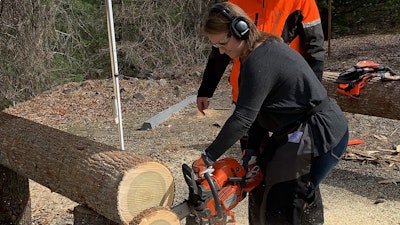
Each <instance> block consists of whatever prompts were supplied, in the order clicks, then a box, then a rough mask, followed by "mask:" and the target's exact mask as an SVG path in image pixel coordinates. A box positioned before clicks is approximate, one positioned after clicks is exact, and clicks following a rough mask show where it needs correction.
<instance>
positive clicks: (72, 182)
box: [0, 112, 174, 224]
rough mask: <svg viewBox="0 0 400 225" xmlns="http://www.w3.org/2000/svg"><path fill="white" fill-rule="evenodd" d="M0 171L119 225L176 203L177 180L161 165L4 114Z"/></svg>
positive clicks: (0, 123) (0, 128)
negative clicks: (12, 173)
mask: <svg viewBox="0 0 400 225" xmlns="http://www.w3.org/2000/svg"><path fill="white" fill-rule="evenodd" d="M0 165H3V166H6V167H8V168H10V169H12V170H13V171H15V172H17V173H18V174H21V175H23V176H25V177H27V178H29V179H32V180H34V181H36V182H37V183H39V184H41V185H43V186H46V187H48V188H49V189H50V190H52V191H54V192H57V193H59V194H61V195H63V196H65V197H68V198H70V199H71V200H73V201H75V202H78V203H81V204H82V205H86V206H88V207H89V208H91V209H93V210H94V211H96V212H97V213H99V214H101V215H103V216H105V217H106V218H108V219H110V220H112V221H114V222H116V223H120V224H128V223H129V222H130V221H131V220H132V219H133V218H134V217H135V216H136V215H138V214H139V213H141V212H142V211H143V210H146V209H148V208H151V207H154V206H170V205H171V204H172V202H173V195H174V183H173V176H172V173H171V171H170V170H169V169H168V168H167V167H166V166H165V165H163V164H162V163H160V162H156V161H154V160H151V159H147V158H142V157H138V156H137V154H135V152H133V151H128V150H127V151H121V150H119V149H117V148H114V147H111V146H108V145H105V144H101V143H97V142H94V141H91V140H89V139H87V138H83V137H79V136H75V135H72V134H69V133H66V132H63V131H60V130H57V129H54V128H51V127H48V126H45V125H41V124H38V123H34V122H32V121H29V120H26V119H23V118H20V117H16V116H12V115H10V114H7V113H4V112H1V114H0Z"/></svg>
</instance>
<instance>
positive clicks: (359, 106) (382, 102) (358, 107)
mask: <svg viewBox="0 0 400 225" xmlns="http://www.w3.org/2000/svg"><path fill="white" fill-rule="evenodd" d="M338 76H339V73H333V72H324V76H323V80H322V84H323V85H324V86H325V88H326V90H327V92H328V95H329V96H330V97H332V98H334V99H336V101H337V102H338V104H339V105H340V107H341V108H342V110H343V111H345V112H349V113H357V114H363V115H369V116H377V117H383V118H388V119H395V120H399V119H400V104H399V102H398V100H399V99H397V97H398V96H400V81H385V82H382V81H381V80H380V79H378V78H375V79H374V80H372V81H370V82H368V83H367V84H366V85H365V87H364V88H363V89H361V95H360V97H358V98H354V97H349V96H346V95H343V94H340V93H339V92H337V91H336V88H337V83H334V81H335V80H336V78H337V77H338Z"/></svg>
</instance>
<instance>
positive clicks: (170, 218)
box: [130, 207, 180, 225]
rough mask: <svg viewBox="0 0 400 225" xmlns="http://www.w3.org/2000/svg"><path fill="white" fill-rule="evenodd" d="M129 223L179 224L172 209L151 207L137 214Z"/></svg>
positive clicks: (149, 224)
mask: <svg viewBox="0 0 400 225" xmlns="http://www.w3.org/2000/svg"><path fill="white" fill-rule="evenodd" d="M130 225H180V221H179V218H178V216H177V215H176V214H175V213H174V212H173V211H172V210H170V209H168V208H165V207H152V208H149V209H147V210H144V211H143V212H142V213H140V214H139V215H137V216H136V217H135V218H134V219H133V220H132V221H131V223H130Z"/></svg>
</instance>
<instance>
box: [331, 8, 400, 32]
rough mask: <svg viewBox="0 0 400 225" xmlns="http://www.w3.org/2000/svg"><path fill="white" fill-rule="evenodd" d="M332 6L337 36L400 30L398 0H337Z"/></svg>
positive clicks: (333, 27) (334, 29)
mask: <svg viewBox="0 0 400 225" xmlns="http://www.w3.org/2000/svg"><path fill="white" fill-rule="evenodd" d="M332 8H333V10H332V24H333V26H332V31H333V32H334V33H335V34H336V36H341V35H356V34H377V33H399V32H400V25H399V23H398V21H399V20H400V13H399V12H400V4H399V3H398V1H397V0H364V1H357V0H335V1H333V7H332Z"/></svg>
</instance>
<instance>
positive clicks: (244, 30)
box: [210, 4, 250, 40]
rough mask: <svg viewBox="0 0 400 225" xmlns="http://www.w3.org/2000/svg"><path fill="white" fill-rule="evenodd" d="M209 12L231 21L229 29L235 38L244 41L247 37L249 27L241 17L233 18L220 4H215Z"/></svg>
mask: <svg viewBox="0 0 400 225" xmlns="http://www.w3.org/2000/svg"><path fill="white" fill-rule="evenodd" d="M210 12H220V13H222V14H223V15H224V16H225V17H226V18H228V19H229V20H230V21H231V26H230V29H231V31H232V33H233V35H235V37H237V38H239V39H241V40H245V39H247V38H248V36H249V32H250V26H249V24H248V22H247V20H246V19H245V18H244V17H242V16H235V15H234V14H233V13H232V12H231V11H230V10H229V9H228V8H226V7H224V6H223V5H221V4H215V5H214V6H213V7H212V8H211V10H210Z"/></svg>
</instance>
